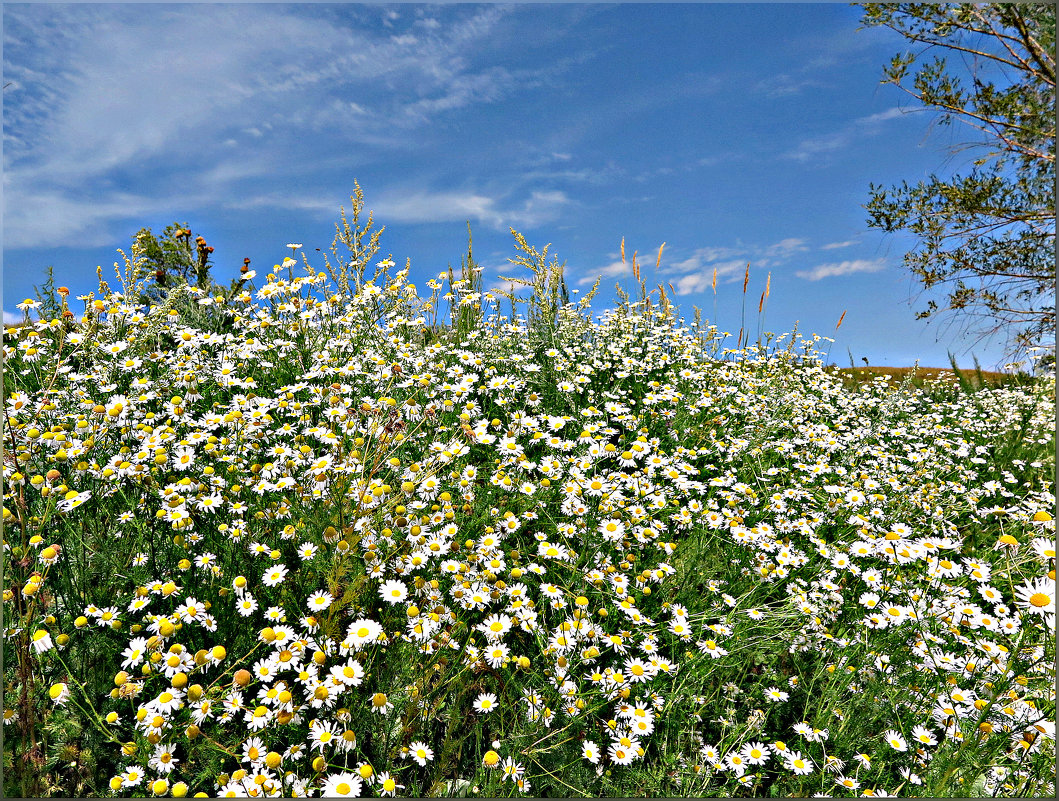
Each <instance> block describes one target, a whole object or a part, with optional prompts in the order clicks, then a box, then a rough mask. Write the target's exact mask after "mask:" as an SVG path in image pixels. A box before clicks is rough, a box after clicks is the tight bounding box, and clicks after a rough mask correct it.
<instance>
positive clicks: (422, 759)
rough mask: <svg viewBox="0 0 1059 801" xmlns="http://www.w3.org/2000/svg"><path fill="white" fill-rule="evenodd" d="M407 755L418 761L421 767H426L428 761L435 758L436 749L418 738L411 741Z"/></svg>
mask: <svg viewBox="0 0 1059 801" xmlns="http://www.w3.org/2000/svg"><path fill="white" fill-rule="evenodd" d="M405 757H406V758H408V759H411V760H414V761H415V762H417V763H418V764H419V765H420V766H421V767H426V764H427V762H430V761H431V760H433V759H434V749H433V748H431V747H430V746H428V745H427V744H426V743H424V742H420V741H419V740H416V741H415V742H412V743H409V745H408V749H407V751H406V752H405Z"/></svg>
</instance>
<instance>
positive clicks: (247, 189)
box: [3, 3, 1004, 367]
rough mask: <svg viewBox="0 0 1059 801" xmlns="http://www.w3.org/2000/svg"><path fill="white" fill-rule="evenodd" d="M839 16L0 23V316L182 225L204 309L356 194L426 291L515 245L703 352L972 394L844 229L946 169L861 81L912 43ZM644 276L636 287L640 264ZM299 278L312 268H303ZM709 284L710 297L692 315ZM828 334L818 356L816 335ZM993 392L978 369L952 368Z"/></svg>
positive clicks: (843, 9) (902, 101) (989, 350)
mask: <svg viewBox="0 0 1059 801" xmlns="http://www.w3.org/2000/svg"><path fill="white" fill-rule="evenodd" d="M859 19H860V9H858V8H856V7H851V6H849V5H847V4H845V3H834V4H832V3H818V4H786V3H780V4H767V3H762V4H720V3H702V4H651V5H624V4H614V5H596V4H593V5H543V4H529V5H462V4H460V5H447V4H443V5H420V4H402V3H397V4H390V5H351V4H341V5H329V4H328V5H325V4H300V5H279V4H276V5H273V4H253V5H250V4H247V5H242V4H231V5H214V4H180V5H153V4H151V5H120V4H114V5H95V4H69V5H52V4H4V6H3V26H4V27H3V65H4V66H3V69H4V78H3V80H4V83H7V82H11V83H12V85H11V86H9V87H8V88H7V89H6V90H5V91H4V93H3V103H4V145H3V146H4V150H3V164H4V184H3V186H4V196H3V214H4V216H3V259H4V261H3V290H4V292H3V309H4V314H5V319H6V318H8V317H9V315H10V314H11V313H14V312H16V309H15V304H17V303H18V302H20V301H21V300H22V299H23V298H26V297H32V296H33V286H34V284H40V283H42V282H43V278H44V268H45V266H46V265H52V266H53V267H54V274H55V278H56V282H57V283H58V284H65V285H67V286H69V287H70V289H71V290H72V291H73V294H74V295H78V294H83V293H87V292H89V291H92V290H94V289H95V287H96V278H95V275H96V266H97V265H102V266H103V268H104V275H105V277H107V276H111V275H112V274H113V270H112V267H111V265H112V264H113V263H114V261H115V260H116V259H118V258H119V256H118V254H117V252H116V249H117V248H119V247H121V248H124V249H126V250H128V247H129V243H130V241H131V236H132V234H133V233H135V232H136V231H137V230H138V229H139V228H140V227H143V226H149V227H151V228H152V229H153V230H155V231H156V232H161V230H162V229H163V228H164V227H165V226H166V225H167V224H169V223H172V222H174V221H178V220H179V221H181V222H188V223H190V225H191V227H192V229H193V230H194V232H195V234H196V235H199V234H201V235H203V236H204V237H205V238H206V239H207V240H208V242H209V243H210V244H211V245H213V246H214V248H215V252H214V254H213V261H214V263H215V265H216V266H215V267H214V270H213V273H214V276H215V278H217V279H218V280H220V281H221V282H222V283H226V282H227V280H228V279H229V278H231V277H232V276H234V275H235V274H236V273H237V271H238V268H239V266H241V265H242V262H243V258H244V257H249V258H250V259H251V266H252V267H254V268H255V269H258V270H262V268H264V269H270V268H271V266H272V265H273V264H275V263H277V262H279V261H281V260H282V258H283V257H284V256H285V255H287V254H288V253H289V250H287V248H286V247H285V246H286V244H287V243H289V242H297V243H302V244H303V245H304V248H305V250H306V251H307V252H308V253H309V254H311V257H314V258H315V262H314V263H318V265H319V266H321V267H322V259H320V257H319V254H316V253H315V252H314V250H313V249H314V248H317V247H319V248H322V249H324V250H326V249H327V248H328V246H329V245H330V243H331V240H332V238H333V236H334V223H335V221H337V220H338V219H339V209H340V206H342V205H345V206H346V207H347V208H348V207H349V195H350V194H351V193H352V191H353V181H354V179H356V180H357V181H359V183H360V186H361V187H362V189H363V191H364V194H365V201H366V205H367V207H368V208H369V209H372V210H373V211H374V212H375V217H376V220H377V222H378V223H380V224H382V225H385V226H386V232H385V233H384V234H383V238H382V243H381V244H382V248H383V253H384V254H385V253H392V254H393V256H394V257H395V259H396V260H397V261H398V263H399V264H403V263H404V261H405V259H406V258H409V259H411V264H412V273H413V277H414V278H416V279H418V280H423V279H425V278H426V277H429V276H431V275H436V274H437V273H438V272H439V271H440V270H443V269H445V267H446V266H447V265H449V264H452V265H454V266H458V264H459V259H460V255H461V253H463V252H465V250H466V221H467V220H469V221H470V223H471V227H472V230H473V235H474V249H475V256H476V258H477V260H478V261H479V262H480V263H481V264H483V265H484V266H485V267H486V272H485V283H486V286H487V287H488V286H493V285H496V282H495V281H493V280H492V279H493V278H494V277H495V276H497V275H499V274H509V273H510V272H511V269H510V264H509V263H508V259H509V258H512V257H514V255H515V250H514V247H513V240H512V237H511V235H510V233H509V230H508V229H509V228H512V227H513V228H515V229H517V230H519V231H520V232H522V233H523V234H524V235H525V236H526V238H527V239H528V241H529V242H530V243H531V244H534V245H536V246H538V247H543V245H545V244H548V243H551V246H552V251H553V252H554V253H556V254H557V255H558V257H559V259H560V260H561V261H566V264H567V280H568V283H569V284H570V286H571V287H572V288H580V289H581V290H582V291H584V290H587V288H588V287H590V286H591V284H592V282H593V281H594V280H595V278H596V276H598V275H603V276H604V281H603V284H602V289H601V292H600V294H599V295H598V296H597V300H596V302H595V303H594V306H595V307H596V308H597V310H599V311H602V309H604V308H606V307H607V306H608V305H610V304H612V303H613V300H614V297H615V296H614V292H613V286H614V283H615V282H616V281H620V282H621V283H622V285H623V287H626V288H629V287H631V285H632V276H631V274H630V273H631V271H630V269H629V267H630V266H631V265H628V264H627V265H626V267H625V268H624V270H623V267H622V263H621V259H620V255H619V248H620V244H621V241H622V239H623V238H624V240H625V249H626V255H627V257H628V259H630V260H631V256H632V253H633V252H634V251H636V252H638V254H639V256H638V258H639V260H640V263H641V265H643V267H644V270H643V273H644V274H645V275H646V277H647V278H648V280H649V282H651V283H656V282H659V281H664V282H667V283H672V285H673V287H674V289H675V290H676V292H677V295H678V298H677V301H678V303H679V304H680V307H681V309H682V311H684V312H685V314H686V315H687V317H688V318H689V319H690V318H691V316H692V314H693V311H692V307H693V305H697V306H698V307H699V308H701V309H702V311H703V314H704V316H705V317H706V318H707V319H709V320H710V321H712V322H715V323H716V324H717V325H718V327H719V328H720V329H721V330H723V331H730V332H731V333H732V334H733V335H735V334H736V332H738V330H739V327H740V316H741V309H742V299H743V295H742V287H743V276H744V270H745V268H746V265H747V263H748V262H749V264H750V285H749V287H748V290H747V303H746V306H747V309H746V319H747V324H748V326H749V327H750V328H751V330H752V332H753V334H755V335H756V332H757V330H758V315H757V303H758V299H759V298H760V295H761V292H762V290H763V289H764V287H765V283H766V280H768V276H769V275H770V274H771V285H770V297H769V300H768V305H767V306H766V308H765V313H764V319H763V322H762V325H761V328H762V329H763V330H766V331H773V332H776V333H781V332H785V331H790V330H792V328H793V327H794V325H795V324H796V323H797V325H798V330H799V332H800V333H801V334H803V335H806V334H812V333H817V334H820V335H821V336H831V337H834V338H835V339H836V342H835V344H834V345H833V346H831V351H830V358H831V360H832V361H835V362H837V363H838V364H840V365H842V364H847V365H848V363H849V354H850V353H851V354H852V355H853V357H854V358H855V360H856V362H857V364H861V361H860V360H861V358H862V357H864V358H867V359H868V360H869V361H870V363H872V364H877V365H883V364H885V365H892V366H903V365H910V364H911V363H912V362H914V361H915V360H917V359H918V360H920V362H921V364H923V365H924V366H946V365H947V364H948V359H947V357H946V352H947V351H949V350H951V351H953V352H955V353H956V354H957V355H958V358H959V360H960V362H961V364H968V365H969V364H970V361H971V353H969V352H968V351H967V348H968V346H969V345H970V344H971V341H970V340H961V339H960V337H959V336H958V332H957V330H956V327H946V326H944V325H943V324H939V323H931V324H930V325H927V324H926V323H925V322H923V321H917V320H916V319H915V310H916V309H917V308H921V307H922V305H923V301H922V300H921V301H919V302H918V303H914V304H913V305H910V303H909V301H910V300H913V299H914V298H915V296H916V294H917V292H918V286H917V284H916V283H915V281H914V280H913V278H912V277H911V276H910V274H909V273H908V272H907V271H906V270H905V269H904V268H903V266H902V264H901V257H902V255H903V254H904V252H905V251H906V250H907V249H909V248H910V247H911V245H912V244H913V241H912V240H911V239H909V238H905V237H904V236H902V235H884V234H882V233H880V232H877V231H871V230H869V229H868V228H867V225H866V224H865V219H866V213H865V211H864V209H863V204H865V203H866V202H867V200H868V197H869V195H868V185H869V183H873V182H874V183H876V184H883V185H890V184H894V183H899V182H901V181H902V180H908V181H909V182H913V183H914V182H916V181H918V180H920V179H923V178H925V177H927V176H929V175H930V174H931V173H932V172H936V173H938V174H939V175H945V174H947V171H952V170H954V169H959V168H961V167H965V166H967V165H966V163H965V161H961V159H964V160H965V159H966V158H967V157H966V156H958V157H956V158H955V159H954V158H952V157H951V156H950V154H949V147H950V146H951V145H952V144H953V142H954V141H955V139H956V138H958V137H957V133H959V132H955V133H954V132H953V129H952V128H948V129H946V128H936V127H934V126H932V125H931V121H932V118H933V117H932V114H931V113H930V112H925V111H923V110H917V109H916V108H915V107H914V103H913V101H912V100H911V98H909V97H908V96H906V95H905V94H904V93H902V92H901V91H900V90H899V89H897V88H895V87H893V86H883V85H880V78H881V75H882V67H883V65H884V64H885V63H887V62H888V61H889V59H890V58H891V57H892V56H893V55H894V54H895V53H896V52H899V51H901V50H904V49H906V42H905V41H904V40H903V39H901V38H900V37H899V36H897V35H896V34H894V33H892V32H890V31H886V30H878V29H865V30H861V31H858V30H857V28H858V27H859ZM663 242H665V248H664V250H663V252H662V258H661V263H660V265H659V266H658V268H657V269H656V268H655V264H656V257H657V253H658V250H659V247H660V246H661V245H662V243H663ZM314 258H311V259H310V261H314ZM715 269H716V270H717V275H718V283H717V290H716V294H715V293H714V291H713V289H712V286H711V285H712V279H713V275H714V270H715ZM843 311H846V315H845V319H844V320H843V323H842V327H841V329H839V330H837V331H836V329H835V325H836V323H837V321H838V319H839V316H840V315H841V314H842V312H843ZM971 352H973V354H974V355H976V356H977V357H978V358H979V360H980V361H981V363H982V365H983V366H985V367H990V366H994V365H996V364H1002V363H1003V362H1004V359H1003V350H1002V343H1001V342H1000V341H999V340H996V341H992V342H989V341H986V342H980V343H978V344H976V345H974V347H973V350H972V351H971Z"/></svg>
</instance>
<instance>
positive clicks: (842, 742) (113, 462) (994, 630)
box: [3, 198, 1055, 797]
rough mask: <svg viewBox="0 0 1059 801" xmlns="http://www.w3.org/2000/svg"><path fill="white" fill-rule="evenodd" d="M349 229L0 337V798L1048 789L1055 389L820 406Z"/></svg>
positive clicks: (904, 384)
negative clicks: (314, 244)
mask: <svg viewBox="0 0 1059 801" xmlns="http://www.w3.org/2000/svg"><path fill="white" fill-rule="evenodd" d="M358 200H359V198H358ZM360 208H361V207H360V205H359V204H357V203H355V205H354V214H353V220H352V222H350V221H348V220H347V218H346V216H345V214H343V220H342V224H341V225H339V226H338V235H337V236H336V240H335V244H334V245H333V246H332V249H331V255H330V256H329V257H325V262H326V263H325V265H311V264H310V263H309V261H308V259H307V258H306V257H304V256H303V257H302V259H301V260H300V261H298V260H296V259H295V258H292V257H288V258H282V254H283V252H284V251H283V248H282V247H278V248H277V253H278V254H281V255H280V258H281V259H282V263H281V264H278V265H276V267H275V268H274V269H273V271H271V272H269V273H268V274H267V275H265V276H261V277H258V276H257V275H256V274H255V272H254V271H251V270H249V269H248V268H244V272H243V274H242V275H241V277H240V279H239V280H238V282H235V283H233V286H232V287H230V288H227V289H225V288H221V287H219V286H217V285H214V284H211V283H210V282H209V281H200V282H198V283H197V284H196V285H190V284H187V283H183V284H175V285H173V286H171V287H169V289H168V290H167V291H166V292H165V293H162V294H160V295H158V296H157V297H156V298H155V300H154V301H153V302H150V303H141V302H139V299H140V298H141V297H142V293H143V289H144V287H145V286H146V282H147V281H148V279H149V276H146V275H145V271H144V269H143V265H142V263H141V262H142V259H141V254H139V253H138V252H137V250H136V249H135V248H134V249H133V252H132V254H131V256H129V257H127V258H125V259H124V263H123V264H119V265H116V272H117V276H116V278H115V279H114V280H110V281H109V282H108V281H105V280H104V278H103V276H102V274H101V275H100V289H99V291H98V293H93V294H92V295H90V296H84V297H83V298H80V299H74V298H71V297H70V296H69V293H68V292H66V291H64V289H63V288H61V287H60V288H57V289H56V290H55V292H54V293H53V294H52V295H51V300H50V303H51V304H53V308H54V310H55V312H56V313H55V314H54V316H53V317H52V316H49V315H45V319H38V320H33V319H31V316H30V314H31V312H32V311H33V308H34V306H35V305H37V304H35V303H33V302H27V303H26V304H23V308H24V309H25V310H26V314H27V322H26V324H24V325H22V326H21V327H17V328H11V329H8V330H6V331H5V334H4V358H5V366H4V369H5V377H4V389H3V407H4V416H3V421H4V430H3V441H4V449H5V450H4V462H3V476H4V508H3V521H4V549H3V550H4V563H3V587H4V589H3V626H4V637H3V667H4V685H3V687H4V696H3V699H4V778H3V782H4V793H5V795H7V796H49V795H58V796H82V797H84V796H141V797H142V796H172V797H183V796H195V797H217V796H221V797H230V796H256V797H265V796H329V797H341V796H488V797H496V796H500V797H505V796H544V797H547V796H553V797H564V796H587V797H608V796H700V797H701V796H707V797H726V796H776V797H789V796H902V797H912V796H934V797H938V796H941V797H945V796H960V797H978V796H1051V795H1052V791H1053V789H1054V784H1055V724H1054V720H1055V633H1054V629H1055V528H1054V520H1053V519H1052V513H1053V510H1054V506H1055V496H1054V471H1055V437H1054V416H1055V380H1054V375H1047V376H1038V377H1036V378H1035V379H1033V380H1032V381H1024V382H1022V383H1021V384H1020V385H1018V386H1003V387H990V386H983V387H972V386H968V385H961V384H960V383H959V382H958V381H956V380H955V379H951V380H947V379H944V378H937V379H933V378H932V379H928V380H920V381H919V382H918V384H914V383H913V382H912V380H911V378H908V379H907V380H901V381H899V382H896V383H894V382H889V381H888V380H887V379H886V377H885V376H879V377H877V378H875V379H872V380H868V381H865V382H863V383H861V384H859V385H857V386H852V387H850V386H846V385H844V384H843V381H842V380H841V377H840V376H838V375H837V374H835V373H833V372H829V371H827V370H825V369H824V359H823V354H822V352H821V349H822V348H823V347H825V346H826V344H827V341H826V338H822V337H819V336H813V337H811V338H809V339H800V338H798V337H797V336H794V335H782V336H772V335H768V336H766V337H765V338H764V339H763V340H760V341H759V342H758V343H756V344H754V345H749V344H744V343H743V342H740V343H738V344H736V343H733V342H731V339H730V337H729V336H728V335H726V334H724V333H723V332H720V331H718V330H717V329H716V328H715V327H713V326H711V325H709V324H708V323H706V322H704V321H702V319H701V317H699V316H698V315H696V318H695V320H694V321H692V322H688V321H687V320H686V319H685V318H683V317H681V316H679V312H678V310H677V309H676V307H675V306H674V305H673V303H672V299H671V298H670V297H668V296H667V295H666V293H665V291H664V289H662V290H655V291H653V292H648V291H647V287H646V285H645V283H644V282H642V281H639V275H637V280H638V286H637V287H634V290H635V291H637V292H638V294H639V297H638V298H636V297H630V296H628V295H622V301H621V303H619V304H618V306H617V308H616V309H614V310H612V311H609V312H607V313H606V314H603V315H600V316H594V315H593V313H592V311H591V308H590V305H589V301H590V297H586V298H584V299H582V300H580V301H577V302H567V301H566V300H565V298H564V291H563V290H564V283H563V277H562V265H561V264H559V263H558V262H557V261H556V260H555V259H554V257H551V256H549V253H548V249H547V248H545V249H544V250H543V251H540V250H538V249H536V248H534V247H532V246H531V245H529V244H528V243H527V242H526V241H525V240H524V239H523V238H522V237H520V236H518V235H516V237H515V245H516V257H515V258H514V259H513V260H512V261H513V262H514V266H513V268H512V269H515V270H520V271H521V272H520V273H519V275H520V276H521V280H522V286H523V289H522V290H520V292H522V295H521V296H520V295H519V294H518V293H497V292H492V293H490V292H485V291H484V290H483V287H482V279H481V273H480V272H479V271H478V268H477V267H476V266H475V264H474V262H473V259H472V258H470V257H469V258H468V259H467V261H466V262H465V263H464V264H463V266H462V267H463V268H462V270H461V271H459V272H458V273H455V274H454V273H453V272H452V271H451V270H450V271H449V272H448V273H447V274H442V275H440V276H438V277H437V278H436V279H434V280H431V281H428V282H426V283H425V284H424V285H422V286H416V285H414V284H413V283H411V281H410V278H409V270H408V268H407V267H406V268H404V269H397V268H396V265H395V264H394V263H393V261H392V260H390V259H381V260H376V259H377V257H378V237H377V236H373V235H371V233H370V231H369V229H370V227H371V221H370V220H369V221H368V224H367V225H366V226H364V225H361V222H360V217H359V212H360ZM376 233H377V232H376ZM343 248H344V250H343ZM291 250H292V256H293V255H294V251H296V250H297V246H292V248H291ZM527 293H528V294H527ZM443 309H447V313H446V314H443V313H442V310H443ZM733 345H736V346H735V347H732V346H733Z"/></svg>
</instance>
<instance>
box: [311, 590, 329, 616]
mask: <svg viewBox="0 0 1059 801" xmlns="http://www.w3.org/2000/svg"><path fill="white" fill-rule="evenodd" d="M334 602H335V596H333V595H332V594H331V593H329V592H327V591H326V590H317V591H316V592H314V593H313V594H312V595H310V596H309V598H308V599H307V600H306V605H307V606H308V607H309V611H310V612H322V611H324V610H325V609H327V608H328V607H329V606H330V605H331V604H333V603H334Z"/></svg>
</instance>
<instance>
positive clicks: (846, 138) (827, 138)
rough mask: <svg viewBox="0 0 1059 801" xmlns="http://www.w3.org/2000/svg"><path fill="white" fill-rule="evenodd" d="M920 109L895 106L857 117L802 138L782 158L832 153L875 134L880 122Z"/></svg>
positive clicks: (802, 159) (797, 158)
mask: <svg viewBox="0 0 1059 801" xmlns="http://www.w3.org/2000/svg"><path fill="white" fill-rule="evenodd" d="M921 110H922V109H921V108H910V109H905V108H900V107H898V106H895V107H893V108H888V109H886V110H885V111H880V112H878V113H876V114H869V115H868V116H866V117H858V118H857V119H855V120H853V121H852V122H849V123H847V124H846V125H844V126H842V127H841V128H839V129H838V130H837V131H833V132H831V133H827V134H822V135H821V136H816V137H812V138H809V139H803V140H802V141H801V142H800V143H799V144H798V146H797V147H795V148H794V149H793V150H790V151H788V152H787V153H784V154H783V158H786V159H793V160H794V161H800V162H807V161H810V160H812V159H814V158H816V157H817V156H821V155H824V154H827V153H834V152H835V151H838V150H842V149H844V148H846V147H848V146H849V145H850V144H852V143H853V141H854V140H855V139H856V138H857V137H859V136H865V135H872V134H877V133H878V132H879V130H880V123H883V122H887V121H889V120H893V119H897V118H898V117H902V116H904V115H905V114H909V113H912V112H915V111H921Z"/></svg>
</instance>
